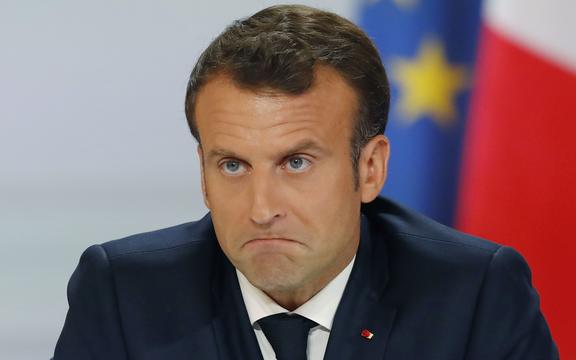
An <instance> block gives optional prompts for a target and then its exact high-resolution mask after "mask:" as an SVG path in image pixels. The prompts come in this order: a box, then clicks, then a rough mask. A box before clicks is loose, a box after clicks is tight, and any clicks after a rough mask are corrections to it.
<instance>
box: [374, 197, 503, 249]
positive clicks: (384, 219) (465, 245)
mask: <svg viewBox="0 0 576 360" xmlns="http://www.w3.org/2000/svg"><path fill="white" fill-rule="evenodd" d="M363 213H364V214H365V215H366V216H367V217H368V218H369V220H370V221H371V223H373V224H374V225H375V226H376V227H377V233H379V234H380V235H382V236H385V237H386V241H387V242H388V244H389V246H392V247H396V248H406V249H411V250H412V251H414V252H430V253H433V254H434V255H435V256H436V257H437V258H438V259H439V260H440V259H442V258H443V257H450V256H453V255H455V254H463V255H468V256H470V257H476V258H490V257H491V256H492V255H493V254H495V253H496V252H497V251H498V250H499V249H500V248H501V247H502V245H500V244H498V243H496V242H493V241H489V240H486V239H482V238H480V237H476V236H473V235H470V234H466V233H463V232H461V231H458V230H456V229H454V228H451V227H449V226H446V225H443V224H441V223H439V222H437V221H435V220H433V219H431V218H429V217H426V216H424V215H423V214H420V213H418V212H416V211H413V210H410V209H408V208H406V207H403V206H401V205H399V204H397V203H395V202H393V201H391V200H389V199H386V198H383V197H379V198H377V199H376V200H374V201H373V202H371V203H369V204H365V205H364V206H363Z"/></svg>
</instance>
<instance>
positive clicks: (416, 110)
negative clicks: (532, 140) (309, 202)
mask: <svg viewBox="0 0 576 360" xmlns="http://www.w3.org/2000/svg"><path fill="white" fill-rule="evenodd" d="M479 21H480V1H479V0H468V1H461V0H426V1H424V0H381V1H370V2H368V3H366V4H365V5H364V6H363V9H362V13H361V17H360V25H361V26H362V27H363V28H364V30H365V31H366V32H367V33H368V35H369V36H370V37H371V38H372V39H373V40H374V42H375V43H376V45H377V47H378V49H379V51H380V54H381V56H382V59H383V61H384V65H385V67H386V69H387V71H388V75H389V80H390V83H391V89H392V104H391V111H390V116H389V122H388V127H387V130H386V133H387V135H388V137H389V138H390V142H391V159H390V164H389V174H388V179H387V181H386V186H385V187H384V191H383V193H384V194H385V195H387V196H389V197H391V198H394V199H396V200H398V201H400V202H401V203H403V204H405V205H407V206H409V207H411V208H414V209H416V210H419V211H421V212H424V213H426V214H427V215H429V216H431V217H432V218H435V219H436V220H439V221H440V222H443V223H445V224H452V223H453V218H454V209H455V202H456V198H455V197H456V193H457V184H458V174H459V164H460V154H461V146H462V134H463V131H464V128H465V119H466V116H467V104H468V98H469V93H470V89H471V84H472V81H471V80H472V75H473V65H474V60H475V58H476V48H477V46H476V43H477V37H478V29H479Z"/></svg>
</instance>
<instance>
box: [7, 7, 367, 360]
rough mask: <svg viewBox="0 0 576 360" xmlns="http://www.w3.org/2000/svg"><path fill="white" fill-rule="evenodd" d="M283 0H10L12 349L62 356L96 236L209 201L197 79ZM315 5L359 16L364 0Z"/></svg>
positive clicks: (169, 217) (164, 220)
mask: <svg viewBox="0 0 576 360" xmlns="http://www.w3.org/2000/svg"><path fill="white" fill-rule="evenodd" d="M274 3H277V2H276V1H257V0H242V1H223V0H210V1H202V2H200V1H191V0H190V1H183V0H169V1H143V0H140V1H136V0H125V1H123V0H115V1H114V0H100V1H90V2H87V1H77V0H76V1H65V0H52V1H40V0H37V1H33V0H30V1H22V0H21V1H17V0H15V1H11V0H1V2H0V242H1V243H0V359H17V360H21V359H48V358H49V357H50V356H51V355H52V352H53V348H54V344H55V342H56V340H57V337H58V335H59V332H60V330H61V327H62V324H63V321H64V316H65V313H66V310H67V300H66V284H67V281H68V278H69V277H70V275H71V273H72V271H73V270H74V268H75V266H76V264H77V262H78V258H79V256H80V254H81V253H82V251H83V250H84V249H85V248H86V247H87V246H89V245H90V244H93V243H100V242H104V241H107V240H111V239H115V238H119V237H123V236H126V235H129V234H133V233H137V232H143V231H147V230H152V229H157V228H161V227H165V226H169V225H173V224H177V223H182V222H186V221H189V220H191V219H195V218H198V217H199V216H201V215H202V214H203V213H204V212H205V208H204V206H203V204H202V201H201V196H200V186H199V174H198V171H197V170H198V163H197V159H196V149H195V143H194V141H193V140H192V138H191V136H190V135H189V132H188V129H187V126H186V122H185V118H184V114H183V104H182V103H183V97H184V91H185V86H186V79H187V77H188V75H189V72H190V70H191V68H192V66H193V64H194V62H195V60H196V58H197V56H198V55H199V54H200V52H201V50H202V49H203V48H204V47H205V46H206V45H207V44H208V43H209V41H210V40H211V39H212V38H213V37H214V36H216V35H217V34H218V33H219V32H220V31H221V30H222V29H223V28H224V26H225V25H226V24H228V23H229V22H230V21H232V20H233V19H236V18H239V17H243V16H246V15H249V14H251V13H252V12H254V11H256V10H258V9H260V8H263V7H265V6H267V5H271V4H274ZM302 3H306V4H309V5H313V6H317V7H321V8H325V9H329V10H332V11H335V12H337V13H339V14H341V15H344V16H346V17H348V18H352V19H354V18H355V9H356V6H357V4H355V1H354V0H324V1H320V0H318V1H302Z"/></svg>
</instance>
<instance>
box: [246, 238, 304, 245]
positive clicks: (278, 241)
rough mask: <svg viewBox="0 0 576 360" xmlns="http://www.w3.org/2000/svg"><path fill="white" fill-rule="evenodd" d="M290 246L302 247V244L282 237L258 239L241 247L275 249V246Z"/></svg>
mask: <svg viewBox="0 0 576 360" xmlns="http://www.w3.org/2000/svg"><path fill="white" fill-rule="evenodd" d="M290 245H302V244H301V243H300V242H298V241H296V240H292V239H287V238H282V237H260V238H254V239H251V240H249V241H247V242H246V243H245V244H244V245H243V246H262V247H276V246H290Z"/></svg>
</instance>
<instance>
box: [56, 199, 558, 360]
mask: <svg viewBox="0 0 576 360" xmlns="http://www.w3.org/2000/svg"><path fill="white" fill-rule="evenodd" d="M362 211H363V214H364V216H363V220H362V234H361V240H360V245H359V249H358V252H357V255H356V261H355V263H354V267H353V270H352V273H351V275H350V279H349V281H348V284H347V286H346V289H345V291H344V294H343V297H342V300H341V302H340V304H339V307H338V310H337V312H336V315H335V319H334V324H333V328H332V331H331V333H330V338H329V341H328V346H327V349H326V354H325V359H328V360H331V359H342V360H344V359H355V360H360V359H361V360H377V359H378V360H383V359H386V360H397V359H401V360H410V359H418V360H423V359H438V360H456V359H466V360H496V359H518V360H532V359H533V360H536V359H538V360H548V359H557V358H558V354H557V350H556V347H555V345H554V342H553V341H552V338H551V336H550V332H549V330H548V327H547V325H546V322H545V320H544V318H543V316H542V314H541V312H540V308H539V299H538V294H537V293H536V291H535V290H534V288H533V287H532V285H531V280H530V271H529V269H528V266H527V265H526V263H525V261H524V260H523V259H522V257H521V256H520V255H519V254H518V253H517V252H515V251H514V250H512V249H510V248H507V247H503V246H500V245H497V244H494V243H491V242H488V241H485V240H481V239H478V238H474V237H471V236H468V235H465V234H462V233H460V232H457V231H455V230H453V229H450V228H448V227H445V226H442V225H440V224H438V223H435V222H433V221H432V220H430V219H427V218H425V217H423V216H422V215H419V214H416V213H414V212H411V211H409V210H406V209H404V208H402V207H400V206H398V205H396V204H394V203H392V202H391V201H389V200H385V199H382V198H379V199H376V200H375V201H373V202H372V203H370V204H368V205H364V206H363V209H362ZM68 301H69V306H70V307H69V310H68V314H67V316H66V321H65V324H64V329H63V330H62V333H61V335H60V338H59V340H58V343H57V345H56V350H55V354H54V360H100V359H101V360H128V359H133V360H152V359H155V360H156V359H162V360H165V359H167V360H185V359H186V360H190V359H201V360H217V359H219V360H242V359H247V360H252V359H262V356H261V354H260V351H259V348H258V343H257V341H256V337H255V335H254V332H253V330H252V327H251V325H250V322H249V320H248V315H247V313H246V309H245V307H244V302H243V300H242V295H241V292H240V288H239V285H238V281H237V278H236V274H235V271H234V267H233V266H232V265H231V264H230V262H229V261H228V259H227V258H226V257H225V256H224V254H223V253H222V251H221V249H220V248H219V246H218V243H217V241H216V236H215V234H214V230H213V226H212V222H211V219H210V216H209V215H207V216H205V217H204V218H203V219H201V220H200V221H197V222H192V223H187V224H183V225H179V226H176V227H172V228H168V229H163V230H159V231H154V232H150V233H145V234H140V235H135V236H131V237H128V238H125V239H122V240H116V241H112V242H108V243H105V244H102V245H95V246H92V247H90V248H88V249H87V250H86V251H85V253H84V254H83V255H82V257H81V259H80V263H79V264H78V267H77V269H76V271H75V272H74V274H73V275H72V278H71V279H70V282H69V285H68ZM363 329H368V330H369V331H371V332H372V333H373V334H374V337H373V338H372V339H371V340H368V339H366V338H364V337H362V336H361V335H360V333H361V331H362V330H363Z"/></svg>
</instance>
